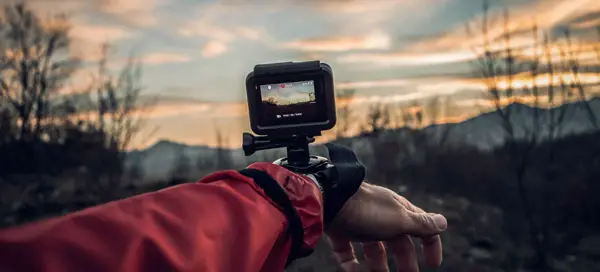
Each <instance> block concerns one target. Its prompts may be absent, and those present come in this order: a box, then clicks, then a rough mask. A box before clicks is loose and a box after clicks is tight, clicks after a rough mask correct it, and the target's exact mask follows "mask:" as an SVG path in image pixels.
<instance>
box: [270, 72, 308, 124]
mask: <svg viewBox="0 0 600 272" xmlns="http://www.w3.org/2000/svg"><path fill="white" fill-rule="evenodd" d="M314 85H315V82H314V81H313V80H308V81H298V82H286V83H277V84H267V85H261V86H260V94H261V100H262V107H261V117H262V118H261V120H262V123H263V125H278V124H298V123H304V122H311V121H313V120H314V119H315V118H316V117H318V112H317V100H316V95H315V86H314Z"/></svg>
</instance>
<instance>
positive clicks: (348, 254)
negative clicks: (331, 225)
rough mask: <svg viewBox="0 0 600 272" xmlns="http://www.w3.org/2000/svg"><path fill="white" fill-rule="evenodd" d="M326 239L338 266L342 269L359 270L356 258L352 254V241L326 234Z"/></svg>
mask: <svg viewBox="0 0 600 272" xmlns="http://www.w3.org/2000/svg"><path fill="white" fill-rule="evenodd" d="M327 241H328V242H329V245H330V246H331V248H332V249H333V255H334V256H335V259H336V260H337V262H338V264H339V265H340V268H342V271H345V272H353V271H360V266H359V264H358V260H357V259H356V255H355V254H354V248H352V243H350V240H349V239H347V238H344V237H341V236H336V235H328V236H327Z"/></svg>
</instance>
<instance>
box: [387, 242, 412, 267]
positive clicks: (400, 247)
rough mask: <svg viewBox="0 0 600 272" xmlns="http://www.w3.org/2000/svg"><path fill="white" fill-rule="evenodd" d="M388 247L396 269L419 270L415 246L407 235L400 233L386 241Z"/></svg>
mask: <svg viewBox="0 0 600 272" xmlns="http://www.w3.org/2000/svg"><path fill="white" fill-rule="evenodd" d="M388 248H389V249H390V252H391V253H392V254H393V255H394V259H395V260H396V266H397V267H398V271H402V272H419V263H418V261H417V253H416V251H415V246H414V244H413V242H412V240H411V239H410V236H408V235H400V236H398V237H397V238H395V239H393V240H390V241H389V242H388Z"/></svg>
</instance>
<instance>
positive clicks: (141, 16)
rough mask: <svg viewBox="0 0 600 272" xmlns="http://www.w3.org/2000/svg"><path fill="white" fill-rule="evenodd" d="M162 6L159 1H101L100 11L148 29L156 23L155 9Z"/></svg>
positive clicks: (161, 2) (162, 2)
mask: <svg viewBox="0 0 600 272" xmlns="http://www.w3.org/2000/svg"><path fill="white" fill-rule="evenodd" d="M163 4H164V1H160V2H159V0H101V2H100V10H101V11H102V12H104V13H106V14H110V15H113V16H115V17H117V18H118V19H119V20H121V21H123V22H125V23H128V24H131V25H134V26H140V27H149V26H154V25H156V24H157V23H158V18H157V16H156V14H155V13H156V9H157V8H158V7H159V6H161V5H163Z"/></svg>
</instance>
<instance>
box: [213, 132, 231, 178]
mask: <svg viewBox="0 0 600 272" xmlns="http://www.w3.org/2000/svg"><path fill="white" fill-rule="evenodd" d="M215 127H216V130H215V139H216V149H215V164H216V170H225V169H230V168H232V167H233V166H234V165H233V159H232V158H231V151H230V149H228V148H227V147H226V143H227V138H226V137H225V136H223V134H222V132H221V130H220V129H219V128H218V127H217V126H215Z"/></svg>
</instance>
